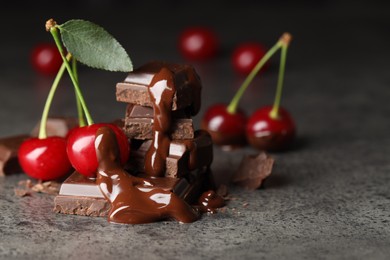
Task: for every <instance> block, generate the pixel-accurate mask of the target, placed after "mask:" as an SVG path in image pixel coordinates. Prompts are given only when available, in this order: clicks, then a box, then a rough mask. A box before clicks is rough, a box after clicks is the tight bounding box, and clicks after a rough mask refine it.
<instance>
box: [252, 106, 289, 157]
mask: <svg viewBox="0 0 390 260" xmlns="http://www.w3.org/2000/svg"><path fill="white" fill-rule="evenodd" d="M271 110H272V106H267V107H263V108H260V109H258V110H257V111H255V112H254V113H253V114H252V116H251V117H250V118H249V120H248V124H247V128H246V135H247V139H248V142H249V144H250V145H252V146H253V147H255V148H257V149H259V150H266V151H279V150H283V149H286V148H287V147H288V146H289V145H290V144H291V142H292V141H293V139H294V137H295V133H296V129H295V124H294V121H293V119H292V117H291V116H290V114H289V113H288V112H287V110H285V109H284V108H282V107H279V117H278V118H277V119H273V118H272V117H271V116H270V113H271Z"/></svg>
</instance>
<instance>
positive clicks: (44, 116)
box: [38, 54, 72, 139]
mask: <svg viewBox="0 0 390 260" xmlns="http://www.w3.org/2000/svg"><path fill="white" fill-rule="evenodd" d="M71 57H72V55H70V54H68V55H67V56H66V60H69V59H70V58H71ZM65 68H66V67H65V63H64V62H63V63H62V65H61V67H60V69H59V70H58V72H57V76H56V77H55V78H54V81H53V84H52V86H51V88H50V91H49V94H48V96H47V98H46V103H45V106H44V108H43V112H42V118H41V123H40V126H39V133H38V138H39V139H45V138H46V137H47V132H46V123H47V118H48V116H49V110H50V107H51V103H52V101H53V98H54V94H55V93H56V90H57V87H58V85H59V83H60V80H61V78H62V76H63V75H64V72H65Z"/></svg>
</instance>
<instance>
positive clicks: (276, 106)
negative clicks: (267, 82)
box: [269, 39, 290, 119]
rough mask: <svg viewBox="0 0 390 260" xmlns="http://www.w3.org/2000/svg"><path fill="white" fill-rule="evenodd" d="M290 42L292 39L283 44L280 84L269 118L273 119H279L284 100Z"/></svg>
mask: <svg viewBox="0 0 390 260" xmlns="http://www.w3.org/2000/svg"><path fill="white" fill-rule="evenodd" d="M289 40H290V39H288V41H284V42H283V44H282V50H281V54H280V65H279V75H278V82H277V86H276V94H275V100H274V105H273V107H272V110H271V112H270V114H269V116H270V117H271V118H272V119H278V118H279V107H280V101H281V99H282V90H283V81H284V72H285V69H286V59H287V49H288V45H289Z"/></svg>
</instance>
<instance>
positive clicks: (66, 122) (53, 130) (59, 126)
mask: <svg viewBox="0 0 390 260" xmlns="http://www.w3.org/2000/svg"><path fill="white" fill-rule="evenodd" d="M40 123H41V122H40V121H39V122H38V123H37V124H36V126H35V127H34V128H33V130H32V131H31V136H34V137H35V136H38V133H39V128H40ZM78 125H79V121H78V119H77V118H74V117H49V118H48V119H47V122H46V132H47V136H61V137H65V136H66V135H67V134H68V132H69V130H70V129H72V128H75V127H77V126H78Z"/></svg>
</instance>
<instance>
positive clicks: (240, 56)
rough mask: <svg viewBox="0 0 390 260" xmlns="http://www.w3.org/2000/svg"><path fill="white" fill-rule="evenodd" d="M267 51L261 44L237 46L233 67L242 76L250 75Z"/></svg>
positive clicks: (233, 56) (251, 43) (234, 52)
mask: <svg viewBox="0 0 390 260" xmlns="http://www.w3.org/2000/svg"><path fill="white" fill-rule="evenodd" d="M266 52H267V50H266V48H265V47H263V46H262V45H261V44H259V43H254V42H249V43H242V44H240V45H239V46H237V47H236V48H235V49H234V51H233V54H232V60H231V61H232V65H233V68H234V70H235V71H237V72H238V73H240V74H243V75H247V74H249V73H250V72H251V71H252V70H253V68H254V67H255V66H256V64H257V63H258V62H259V60H260V59H261V58H262V57H263V56H264V55H265V54H266Z"/></svg>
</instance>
